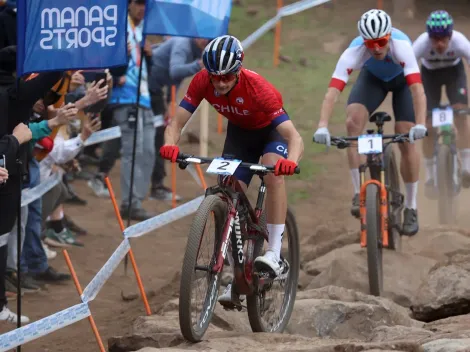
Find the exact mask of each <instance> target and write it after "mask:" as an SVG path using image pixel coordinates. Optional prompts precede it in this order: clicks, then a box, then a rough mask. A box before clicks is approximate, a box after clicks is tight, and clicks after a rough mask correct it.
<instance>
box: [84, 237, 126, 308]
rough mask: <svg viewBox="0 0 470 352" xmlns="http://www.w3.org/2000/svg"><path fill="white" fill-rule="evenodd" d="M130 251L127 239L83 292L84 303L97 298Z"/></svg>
mask: <svg viewBox="0 0 470 352" xmlns="http://www.w3.org/2000/svg"><path fill="white" fill-rule="evenodd" d="M129 249H131V245H130V243H129V240H128V239H127V238H126V239H124V241H122V242H121V244H120V245H119V247H118V248H117V249H116V250H115V251H114V253H113V254H112V255H111V257H110V258H109V259H108V261H107V262H106V263H105V264H104V265H103V267H102V268H101V270H100V271H98V273H97V274H96V275H95V277H94V278H93V279H92V280H91V281H90V283H89V284H88V285H87V287H85V290H83V293H82V295H81V299H82V302H84V303H88V302H91V301H93V300H94V299H95V298H96V296H97V295H98V292H100V290H101V288H102V287H103V286H104V284H105V282H106V281H108V279H109V278H110V277H111V275H112V274H113V272H114V270H116V268H117V266H118V265H119V263H120V262H121V260H122V259H123V258H124V257H125V256H126V253H127V252H129Z"/></svg>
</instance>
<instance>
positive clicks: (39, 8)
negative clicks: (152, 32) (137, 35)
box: [17, 0, 128, 76]
mask: <svg viewBox="0 0 470 352" xmlns="http://www.w3.org/2000/svg"><path fill="white" fill-rule="evenodd" d="M127 4H128V3H127V0H99V1H96V0H80V1H78V0H18V7H17V13H18V15H17V16H18V17H17V18H18V19H17V23H18V24H17V27H18V47H17V71H18V72H17V73H18V76H22V75H24V74H27V73H32V72H42V71H55V70H69V69H70V70H72V69H100V68H110V67H114V66H120V65H126V63H127V42H126V32H127Z"/></svg>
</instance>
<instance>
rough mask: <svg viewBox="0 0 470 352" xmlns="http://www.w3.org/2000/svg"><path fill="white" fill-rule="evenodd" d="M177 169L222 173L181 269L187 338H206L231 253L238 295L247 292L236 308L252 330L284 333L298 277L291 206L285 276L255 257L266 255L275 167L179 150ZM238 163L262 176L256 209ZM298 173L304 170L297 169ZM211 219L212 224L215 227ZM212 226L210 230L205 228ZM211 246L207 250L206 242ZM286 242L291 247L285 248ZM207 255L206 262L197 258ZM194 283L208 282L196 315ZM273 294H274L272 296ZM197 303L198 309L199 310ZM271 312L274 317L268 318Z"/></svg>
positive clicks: (182, 323) (183, 328)
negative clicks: (269, 181)
mask: <svg viewBox="0 0 470 352" xmlns="http://www.w3.org/2000/svg"><path fill="white" fill-rule="evenodd" d="M177 162H178V164H179V167H180V168H182V169H184V168H186V167H187V166H188V164H189V163H197V164H208V163H210V165H209V167H208V169H207V172H209V173H215V174H218V181H217V185H215V186H212V187H209V188H207V189H206V193H205V198H204V200H203V201H202V203H201V204H200V206H199V208H198V210H197V212H196V215H195V216H194V219H193V222H192V225H191V229H190V233H189V237H188V242H187V245H186V251H185V255H184V260H183V268H182V270H181V283H180V297H179V321H180V329H181V333H182V334H183V336H184V338H185V339H187V340H189V341H191V342H198V341H200V340H201V339H202V337H203V335H204V334H205V332H206V330H207V329H208V327H209V324H210V322H211V318H212V315H213V312H214V310H215V304H216V302H217V298H218V292H219V287H220V281H221V273H222V270H223V267H224V262H225V258H226V256H227V252H229V253H230V254H229V255H232V256H233V261H234V278H233V282H232V284H233V285H234V287H235V288H236V292H237V293H238V294H244V295H246V299H247V300H246V303H247V305H246V307H243V306H242V305H241V304H240V305H237V306H234V309H237V310H238V311H240V310H242V309H243V308H246V309H247V311H248V318H249V321H250V326H251V329H252V331H253V332H282V331H283V330H284V329H285V327H286V326H287V324H288V322H289V319H290V316H291V314H292V310H293V308H294V302H295V296H296V292H297V281H298V276H299V268H300V258H299V235H298V229H297V224H296V221H295V217H294V214H293V213H292V212H291V211H290V210H288V212H287V218H286V229H285V232H284V235H283V249H282V251H281V263H282V264H281V274H280V275H279V276H277V277H273V274H271V273H269V272H256V271H255V270H254V259H256V257H258V256H259V255H261V254H262V250H263V245H264V242H265V241H266V242H267V241H268V232H267V229H266V217H265V214H264V210H263V202H264V197H265V194H266V185H265V183H264V178H263V177H264V176H265V175H267V174H268V173H270V172H274V167H273V166H266V165H261V164H250V163H244V162H241V161H240V160H234V159H229V158H227V156H225V157H224V158H202V157H196V156H192V155H189V154H182V153H180V154H179V155H178V158H177ZM239 167H244V168H249V169H250V170H251V171H252V172H253V173H254V174H256V175H258V176H259V177H260V179H261V185H260V186H259V189H258V197H257V201H256V206H255V208H253V207H252V205H251V204H250V201H249V200H248V198H247V196H246V194H245V192H244V190H243V188H242V186H241V185H240V183H239V182H238V180H237V179H236V177H235V176H233V173H234V172H235V170H236V169H237V168H239ZM295 172H296V173H299V172H300V169H299V168H298V167H297V168H296V170H295ZM210 222H213V223H214V226H213V229H212V230H211V229H210V228H211V226H210ZM208 228H209V231H207V232H208V233H206V230H207V229H208ZM203 244H208V247H207V249H205V250H204V249H203V248H202V245H203ZM284 245H287V248H285V247H284ZM204 253H206V254H208V259H207V262H206V263H200V262H199V257H200V256H201V255H202V254H204ZM195 284H206V285H207V288H206V289H205V290H198V291H197V292H196V294H197V293H198V292H200V291H203V296H204V298H203V300H202V304H200V305H199V306H198V302H196V312H195V314H194V315H195V317H194V319H193V314H192V298H193V297H192V296H193V286H194V285H195ZM277 286H279V287H280V291H281V292H280V294H279V296H280V298H281V299H280V301H281V302H280V305H279V307H278V309H276V307H275V305H274V301H275V300H274V298H273V297H274V295H275V292H276V291H275V288H276V287H277ZM271 294H272V295H273V297H270V295H271ZM198 307H200V309H199V310H198ZM269 313H271V319H268V318H269Z"/></svg>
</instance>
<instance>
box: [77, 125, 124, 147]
mask: <svg viewBox="0 0 470 352" xmlns="http://www.w3.org/2000/svg"><path fill="white" fill-rule="evenodd" d="M116 138H121V127H119V126H115V127H110V128H107V129H105V130H101V131H97V132H93V133H92V135H91V136H90V137H89V138H88V139H87V140H86V141H85V143H83V145H84V146H85V147H88V146H89V145H93V144H97V143H102V142H106V141H110V140H111V139H116Z"/></svg>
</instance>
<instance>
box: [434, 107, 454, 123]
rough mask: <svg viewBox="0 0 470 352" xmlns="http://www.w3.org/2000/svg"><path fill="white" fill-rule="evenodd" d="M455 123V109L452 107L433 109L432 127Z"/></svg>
mask: <svg viewBox="0 0 470 352" xmlns="http://www.w3.org/2000/svg"><path fill="white" fill-rule="evenodd" d="M453 123H454V110H452V108H451V107H448V108H446V109H433V110H432V127H441V126H447V125H452V124H453Z"/></svg>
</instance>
